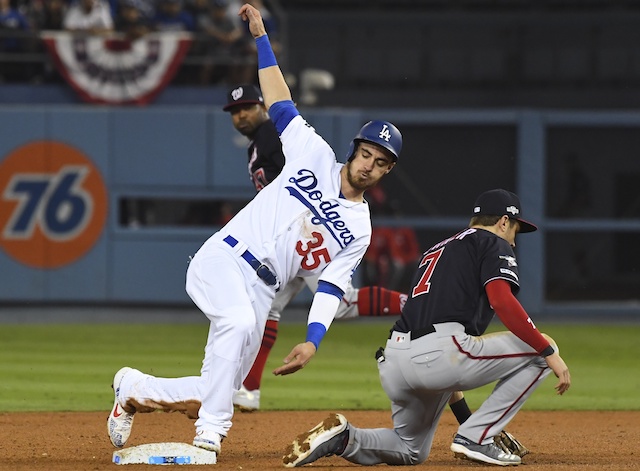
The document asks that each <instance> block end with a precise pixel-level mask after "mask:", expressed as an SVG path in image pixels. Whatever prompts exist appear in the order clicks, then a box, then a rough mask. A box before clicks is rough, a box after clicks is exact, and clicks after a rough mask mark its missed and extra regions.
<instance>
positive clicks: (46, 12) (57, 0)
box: [29, 0, 67, 31]
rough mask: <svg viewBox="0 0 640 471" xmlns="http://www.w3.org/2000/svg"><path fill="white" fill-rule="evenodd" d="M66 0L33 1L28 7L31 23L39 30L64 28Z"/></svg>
mask: <svg viewBox="0 0 640 471" xmlns="http://www.w3.org/2000/svg"><path fill="white" fill-rule="evenodd" d="M66 11H67V2H66V1H64V0H46V1H44V0H42V1H33V2H32V3H31V7H30V9H29V16H30V18H31V24H32V25H33V26H34V28H35V29H38V30H40V31H43V30H53V31H60V30H63V29H64V17H65V14H66Z"/></svg>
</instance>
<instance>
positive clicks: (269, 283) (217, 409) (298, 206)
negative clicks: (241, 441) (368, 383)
mask: <svg viewBox="0 0 640 471" xmlns="http://www.w3.org/2000/svg"><path fill="white" fill-rule="evenodd" d="M239 14H240V15H241V17H242V19H243V20H245V21H248V22H249V30H250V31H251V34H252V35H253V37H254V38H255V41H256V46H257V50H258V78H259V80H260V85H261V87H262V91H263V93H264V98H265V104H266V106H267V108H268V109H269V114H270V115H271V117H272V119H273V122H274V124H275V126H276V129H277V130H278V132H279V134H280V138H281V140H282V143H283V149H284V154H285V156H286V164H285V166H284V167H283V169H282V172H281V173H280V175H279V176H278V177H277V178H276V179H275V180H274V181H273V182H271V183H270V184H269V185H268V186H267V187H266V188H264V189H263V190H262V191H260V192H259V193H258V194H257V195H256V196H255V198H253V199H252V200H251V201H250V202H249V203H248V204H247V205H246V206H245V207H244V208H243V209H242V210H241V211H240V212H239V213H238V214H236V215H235V216H234V217H233V218H232V219H231V220H230V221H229V222H228V223H227V224H226V225H225V226H224V227H223V228H222V229H221V230H220V231H218V232H217V233H215V234H213V235H212V236H211V237H210V238H209V239H208V240H207V241H205V243H204V244H203V245H202V247H200V249H199V250H198V252H197V253H196V254H195V256H194V257H193V259H192V260H191V263H190V264H189V268H188V270H187V282H186V290H187V293H188V294H189V296H190V297H191V299H192V300H193V301H194V303H195V304H196V305H197V306H198V308H200V310H202V312H203V313H204V314H205V315H206V316H207V318H208V319H209V320H210V327H209V335H208V338H207V344H206V346H205V355H204V360H203V362H202V368H201V371H200V376H190V377H182V378H158V377H155V376H152V375H148V374H144V373H142V372H140V371H138V370H135V369H133V368H128V367H125V368H122V369H120V370H119V371H118V372H116V374H115V376H114V380H113V387H114V393H115V398H114V406H113V409H112V411H111V414H110V415H109V418H108V420H107V428H108V433H109V438H110V440H111V442H112V443H113V445H115V446H117V447H121V446H124V444H125V443H126V441H127V439H128V438H129V436H130V433H131V427H132V424H133V419H134V417H135V415H134V414H135V413H136V412H151V411H153V410H158V409H163V410H180V411H185V412H187V413H189V414H190V415H191V416H193V417H197V420H196V422H195V427H196V436H195V438H194V439H193V444H194V445H195V446H197V447H201V448H203V449H206V450H210V451H212V452H215V453H219V452H220V449H221V442H222V439H223V438H224V437H226V436H227V434H228V432H229V430H230V428H231V418H232V417H233V402H232V399H233V393H234V391H235V390H238V389H239V388H240V385H241V384H242V381H243V380H244V378H245V377H246V375H247V373H248V372H249V369H250V367H251V365H252V364H253V361H254V359H255V357H256V354H257V352H258V349H259V347H260V343H261V341H262V336H263V333H264V327H265V324H266V320H267V315H268V313H269V309H270V308H271V304H272V302H273V299H274V298H275V295H276V292H277V290H278V289H279V287H280V286H286V285H287V283H289V282H290V281H291V280H292V279H293V278H295V277H296V276H299V275H301V274H305V275H308V276H313V275H317V274H321V275H320V279H319V281H318V289H317V290H316V292H315V294H314V296H313V301H312V303H311V307H310V309H309V315H308V327H307V336H306V339H305V340H304V341H303V342H301V343H299V344H297V345H295V346H294V347H293V348H292V350H291V352H290V353H289V355H287V357H286V358H285V359H284V364H283V365H282V366H280V367H278V368H276V369H275V370H274V374H276V375H286V374H291V373H294V372H296V371H298V370H300V369H301V368H303V367H304V366H305V365H306V364H307V363H308V362H309V361H310V360H311V359H312V358H313V356H314V355H315V353H316V350H317V348H318V346H319V344H320V342H321V341H322V338H323V337H324V335H325V334H326V332H327V330H328V328H329V327H330V325H331V322H332V321H333V318H334V316H335V313H336V311H337V309H338V306H339V305H340V302H341V298H342V294H343V293H344V292H345V290H346V288H347V286H348V284H349V281H350V280H351V276H352V274H353V271H354V270H355V269H356V268H357V266H358V264H359V263H360V261H361V260H362V257H363V256H364V253H365V252H366V250H367V246H368V244H369V240H370V237H371V219H370V214H369V207H368V205H367V203H366V201H365V200H364V192H365V191H366V190H367V189H369V188H371V187H373V186H375V185H376V184H377V183H378V181H379V180H380V179H381V178H382V177H383V176H384V175H386V174H388V173H389V172H390V171H391V170H392V169H393V167H394V166H395V164H396V161H397V159H398V155H399V154H400V150H401V147H402V136H401V134H400V132H399V131H398V130H397V129H396V128H395V126H394V125H393V124H391V123H389V122H386V121H375V122H371V123H368V124H367V125H365V127H366V129H367V130H369V131H371V134H370V135H368V136H367V137H362V138H357V139H354V141H353V142H352V152H351V153H350V154H351V156H350V158H349V159H348V161H347V163H346V164H341V163H339V162H337V161H336V158H335V154H334V152H333V150H332V149H331V147H330V146H329V145H328V144H327V143H326V142H325V141H324V140H323V139H322V138H321V137H320V136H319V135H318V134H317V133H316V132H315V130H314V129H313V128H312V127H311V126H310V125H308V124H307V122H306V121H305V120H304V119H303V118H302V116H300V114H299V113H298V110H297V109H296V107H295V105H294V103H293V101H292V100H291V92H290V90H289V88H288V86H287V84H286V82H285V80H284V77H283V75H282V72H281V70H280V68H279V67H278V64H277V62H276V59H275V55H274V53H273V50H272V48H271V45H270V43H269V38H268V36H267V34H266V32H265V28H264V24H263V22H262V18H261V16H260V13H259V11H258V10H256V9H255V8H254V7H252V6H251V5H248V4H245V5H243V6H242V7H241V9H240V12H239ZM374 130H375V132H373V131H374ZM276 209H277V210H276ZM198 406H199V407H198ZM194 409H195V410H194Z"/></svg>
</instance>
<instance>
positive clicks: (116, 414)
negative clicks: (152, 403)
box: [107, 367, 135, 448]
mask: <svg viewBox="0 0 640 471" xmlns="http://www.w3.org/2000/svg"><path fill="white" fill-rule="evenodd" d="M130 371H133V368H128V367H124V368H121V369H119V370H118V371H117V372H116V374H115V376H114V377H113V384H112V385H111V387H112V388H113V393H114V396H115V399H114V401H113V409H111V413H110V414H109V418H108V419H107V431H108V432H109V439H110V440H111V443H112V444H113V446H115V447H117V448H122V447H123V446H124V444H125V443H127V440H128V439H129V435H131V427H132V426H133V415H134V414H135V410H134V411H133V412H127V411H126V410H124V409H123V408H122V406H121V405H120V400H119V399H120V398H119V396H120V383H122V378H124V376H125V375H126V374H127V373H129V372H130Z"/></svg>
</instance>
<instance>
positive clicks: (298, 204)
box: [203, 105, 371, 292]
mask: <svg viewBox="0 0 640 471" xmlns="http://www.w3.org/2000/svg"><path fill="white" fill-rule="evenodd" d="M291 107H292V108H293V105H291ZM288 111H290V112H291V113H290V114H292V115H293V118H292V119H291V120H290V121H289V122H288V124H287V125H286V127H285V128H284V130H283V131H282V133H281V134H280V139H281V141H282V149H283V152H284V155H285V165H284V167H283V169H282V172H281V173H280V175H279V176H278V177H277V178H276V179H275V180H274V181H273V182H271V183H270V184H269V185H268V186H266V187H265V188H264V189H262V190H261V191H260V192H259V193H258V194H257V195H256V196H255V197H254V199H253V200H251V201H250V202H249V203H248V204H247V205H246V206H245V207H244V208H243V209H242V210H241V211H240V212H239V213H238V214H237V215H236V216H235V217H233V219H231V221H229V222H228V223H227V224H226V225H225V226H224V227H223V228H222V229H221V230H220V231H219V232H218V233H216V234H214V235H213V236H212V237H211V238H210V240H220V239H223V238H224V237H225V236H226V235H231V236H233V237H234V238H235V239H237V240H239V241H241V242H242V243H244V244H246V245H247V248H248V249H249V250H250V251H251V253H252V254H253V255H254V256H255V257H256V258H258V259H259V260H260V261H261V262H262V263H264V264H266V265H268V266H269V267H270V268H271V269H272V271H273V272H274V273H275V274H276V276H277V278H278V281H279V282H280V286H284V285H285V284H287V283H288V282H289V281H290V280H291V279H293V278H295V277H297V276H303V277H304V276H310V275H316V274H320V273H321V276H320V280H321V281H326V282H328V283H331V284H333V285H335V286H337V287H338V288H339V289H341V290H342V292H344V291H346V289H347V286H348V283H349V281H350V280H351V276H352V274H353V271H354V270H355V269H356V267H357V266H358V264H359V263H360V260H361V259H362V257H363V256H364V253H365V251H366V249H367V247H368V246H369V243H370V239H371V219H370V214H369V205H368V204H367V202H366V201H363V202H353V201H348V200H346V199H344V198H341V197H340V181H341V179H340V170H341V169H342V167H343V165H344V164H342V163H339V162H337V161H336V157H335V154H334V152H333V150H332V149H331V147H330V146H329V144H327V142H325V141H324V139H322V138H321V137H320V136H319V135H318V134H317V133H316V132H315V130H314V129H313V127H311V126H310V125H309V124H308V123H307V122H306V121H305V120H304V119H303V118H302V117H301V116H300V115H299V114H298V113H297V110H295V108H293V110H288ZM206 245H207V242H205V245H204V246H203V248H205V247H206Z"/></svg>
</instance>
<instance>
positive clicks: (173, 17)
mask: <svg viewBox="0 0 640 471" xmlns="http://www.w3.org/2000/svg"><path fill="white" fill-rule="evenodd" d="M154 27H155V29H156V30H158V31H195V30H196V28H195V22H194V20H193V16H192V15H191V13H189V12H188V11H187V10H185V9H184V7H183V3H182V0H159V2H158V9H157V11H156V16H155V19H154Z"/></svg>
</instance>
